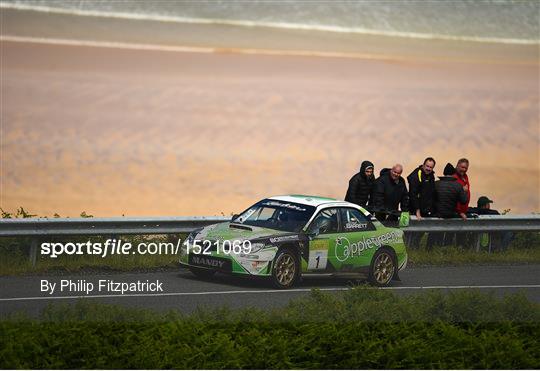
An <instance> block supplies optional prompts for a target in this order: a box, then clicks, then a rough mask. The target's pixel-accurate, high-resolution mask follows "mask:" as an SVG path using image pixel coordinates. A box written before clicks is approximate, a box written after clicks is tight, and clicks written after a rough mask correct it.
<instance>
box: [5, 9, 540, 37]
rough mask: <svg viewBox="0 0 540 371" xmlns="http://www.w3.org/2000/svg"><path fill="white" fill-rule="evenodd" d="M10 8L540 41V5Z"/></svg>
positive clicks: (430, 35) (418, 34)
mask: <svg viewBox="0 0 540 371" xmlns="http://www.w3.org/2000/svg"><path fill="white" fill-rule="evenodd" d="M0 6H1V7H3V8H20V9H33V10H38V11H52V12H60V13H68V14H78V15H82V16H99V17H119V18H128V19H140V20H145V19H146V20H159V21H167V22H181V23H217V24H233V25H238V26H245V27H251V26H267V27H276V28H291V29H305V30H325V31H333V32H343V33H363V34H381V35H394V36H402V37H413V38H440V39H450V40H472V41H483V42H503V43H515V44H537V43H539V42H540V1H525V0H524V1H509V0H500V1H475V0H453V1H418V0H399V1H397V0H396V1H390V0H388V1H333V2H330V1H296V2H292V1H279V2H278V1H260V0H259V1H222V0H220V1H204V2H203V1H163V0H161V1H159V0H158V1H133V0H124V1H118V0H116V1H102V0H88V1H83V0H81V1H70V0H25V1H22V0H6V1H2V2H0Z"/></svg>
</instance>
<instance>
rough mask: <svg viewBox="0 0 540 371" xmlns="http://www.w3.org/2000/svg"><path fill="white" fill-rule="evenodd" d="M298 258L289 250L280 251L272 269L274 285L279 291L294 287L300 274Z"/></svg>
mask: <svg viewBox="0 0 540 371" xmlns="http://www.w3.org/2000/svg"><path fill="white" fill-rule="evenodd" d="M299 267H300V264H298V257H297V256H296V254H295V253H293V252H292V251H291V250H289V249H283V250H280V251H279V252H278V253H277V255H276V258H275V259H274V264H273V267H272V283H273V285H274V287H276V288H278V289H288V288H290V287H292V286H293V285H294V284H295V282H296V280H297V279H298V276H299V274H300V269H299Z"/></svg>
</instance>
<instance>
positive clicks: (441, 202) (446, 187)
mask: <svg viewBox="0 0 540 371" xmlns="http://www.w3.org/2000/svg"><path fill="white" fill-rule="evenodd" d="M454 173H455V169H454V167H453V166H452V164H446V167H445V168H444V176H440V177H439V180H437V181H436V182H435V209H436V210H437V216H439V217H440V218H457V217H459V215H458V214H457V213H456V205H457V204H458V202H459V203H466V202H467V193H466V192H465V190H464V189H463V186H462V185H461V184H459V183H458V182H457V180H456V178H454V177H453V176H452V175H453V174H454Z"/></svg>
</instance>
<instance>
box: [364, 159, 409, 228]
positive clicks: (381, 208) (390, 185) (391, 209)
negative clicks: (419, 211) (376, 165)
mask: <svg viewBox="0 0 540 371" xmlns="http://www.w3.org/2000/svg"><path fill="white" fill-rule="evenodd" d="M401 173H403V166H402V165H400V164H396V165H394V166H393V167H392V169H382V170H381V173H380V176H379V177H378V178H377V180H376V181H375V185H374V186H373V197H372V199H373V210H374V211H375V212H376V216H377V219H379V220H381V221H385V220H389V221H390V220H391V221H396V220H398V217H397V216H396V211H398V210H399V208H401V211H409V194H408V192H407V186H406V184H405V180H404V179H403V178H402V177H401ZM389 214H393V215H389Z"/></svg>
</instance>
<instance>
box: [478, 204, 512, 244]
mask: <svg viewBox="0 0 540 371" xmlns="http://www.w3.org/2000/svg"><path fill="white" fill-rule="evenodd" d="M492 203H493V200H491V199H489V198H488V197H486V196H480V197H479V198H478V201H477V203H476V206H477V207H469V213H473V214H478V215H501V214H500V213H499V212H498V211H497V210H494V209H492V208H491V204H492ZM477 238H479V239H480V241H479V242H480V246H481V247H483V248H487V249H488V250H490V251H491V250H492V249H493V250H497V249H500V250H505V249H506V248H507V247H508V245H509V244H510V242H512V239H513V238H514V234H513V233H512V232H509V231H502V232H489V233H480V235H479V236H478V237H477Z"/></svg>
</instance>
